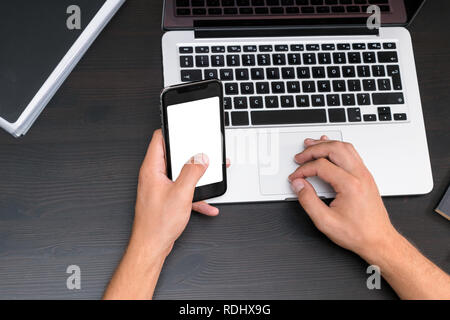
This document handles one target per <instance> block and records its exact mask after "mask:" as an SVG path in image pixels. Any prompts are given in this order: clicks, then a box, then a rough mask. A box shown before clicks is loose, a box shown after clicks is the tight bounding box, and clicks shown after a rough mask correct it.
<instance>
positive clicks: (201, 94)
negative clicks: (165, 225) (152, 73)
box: [161, 80, 227, 201]
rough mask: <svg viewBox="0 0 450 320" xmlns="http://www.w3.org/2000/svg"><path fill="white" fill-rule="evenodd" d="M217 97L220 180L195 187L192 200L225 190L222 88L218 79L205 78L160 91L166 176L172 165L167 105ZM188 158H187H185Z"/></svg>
mask: <svg viewBox="0 0 450 320" xmlns="http://www.w3.org/2000/svg"><path fill="white" fill-rule="evenodd" d="M212 97H219V104H220V106H219V107H220V130H221V133H222V139H221V140H222V156H223V159H222V177H223V180H222V181H221V182H216V183H212V184H208V185H204V186H201V187H196V188H195V192H194V201H201V200H206V199H210V198H215V197H219V196H221V195H223V194H224V193H225V192H226V190H227V172H226V171H227V169H226V150H225V117H224V108H223V88H222V83H221V82H220V81H218V80H206V81H197V82H189V83H185V84H180V85H175V86H170V87H167V88H165V89H164V90H163V91H162V92H161V123H162V129H163V135H164V145H165V155H166V159H165V160H166V168H167V176H168V177H169V179H171V180H173V178H172V165H171V161H170V139H169V127H168V118H167V107H168V106H170V105H174V104H179V103H185V102H190V101H196V100H202V99H207V98H212ZM186 160H188V159H186Z"/></svg>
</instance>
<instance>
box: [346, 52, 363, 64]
mask: <svg viewBox="0 0 450 320" xmlns="http://www.w3.org/2000/svg"><path fill="white" fill-rule="evenodd" d="M348 62H349V63H361V54H360V53H359V52H349V53H348Z"/></svg>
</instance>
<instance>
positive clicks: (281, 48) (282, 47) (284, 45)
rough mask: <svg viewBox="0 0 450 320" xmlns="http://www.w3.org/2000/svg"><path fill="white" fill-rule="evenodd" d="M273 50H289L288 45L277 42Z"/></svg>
mask: <svg viewBox="0 0 450 320" xmlns="http://www.w3.org/2000/svg"><path fill="white" fill-rule="evenodd" d="M275 51H289V47H288V45H286V44H279V45H276V46H275Z"/></svg>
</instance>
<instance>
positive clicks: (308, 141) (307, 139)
mask: <svg viewBox="0 0 450 320" xmlns="http://www.w3.org/2000/svg"><path fill="white" fill-rule="evenodd" d="M313 141H314V140H313V139H311V138H306V139H305V143H310V142H313Z"/></svg>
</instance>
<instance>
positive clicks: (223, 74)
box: [220, 69, 234, 81]
mask: <svg viewBox="0 0 450 320" xmlns="http://www.w3.org/2000/svg"><path fill="white" fill-rule="evenodd" d="M220 80H222V81H230V80H234V75H233V69H221V70H220Z"/></svg>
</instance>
